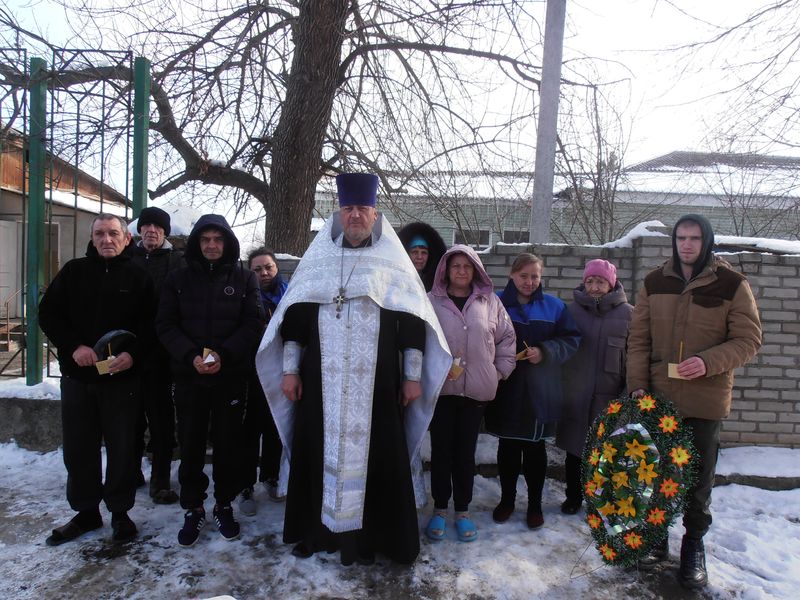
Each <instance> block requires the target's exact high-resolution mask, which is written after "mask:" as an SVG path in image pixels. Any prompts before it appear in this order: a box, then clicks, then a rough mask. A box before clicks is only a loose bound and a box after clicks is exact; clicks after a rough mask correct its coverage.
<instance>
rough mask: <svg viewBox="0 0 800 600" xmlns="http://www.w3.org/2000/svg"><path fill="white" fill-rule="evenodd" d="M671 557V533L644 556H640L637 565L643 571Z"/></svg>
mask: <svg viewBox="0 0 800 600" xmlns="http://www.w3.org/2000/svg"><path fill="white" fill-rule="evenodd" d="M667 557H669V535H667V536H666V537H665V538H664V540H663V541H662V542H660V543H659V544H657V545H656V546H654V547H653V549H652V550H650V552H649V553H647V554H646V555H645V556H644V557H642V558H640V559H639V561H638V563H637V565H638V567H639V569H640V570H641V571H649V570H650V569H652V568H654V567H655V566H656V565H658V564H660V563H662V562H664V561H665V560H667Z"/></svg>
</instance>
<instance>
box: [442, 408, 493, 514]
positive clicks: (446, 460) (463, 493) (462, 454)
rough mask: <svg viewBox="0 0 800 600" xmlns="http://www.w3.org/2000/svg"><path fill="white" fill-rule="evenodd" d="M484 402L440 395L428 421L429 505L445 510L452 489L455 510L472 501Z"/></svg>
mask: <svg viewBox="0 0 800 600" xmlns="http://www.w3.org/2000/svg"><path fill="white" fill-rule="evenodd" d="M485 404H486V403H485V402H479V401H477V400H473V399H472V398H466V397H464V396H440V397H439V401H438V402H437V403H436V410H435V411H434V413H433V420H432V421H431V493H432V495H433V506H434V508H436V509H438V510H446V509H447V505H448V503H449V501H450V495H451V492H452V496H453V505H454V507H455V509H456V511H465V510H467V509H468V508H469V503H470V502H472V482H473V479H474V478H475V446H476V444H477V443H478V431H479V429H480V425H481V419H482V418H483V409H484V406H485Z"/></svg>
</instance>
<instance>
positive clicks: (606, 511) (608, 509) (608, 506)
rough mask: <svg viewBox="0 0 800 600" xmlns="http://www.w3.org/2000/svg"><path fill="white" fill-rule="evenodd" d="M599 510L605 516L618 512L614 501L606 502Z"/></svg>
mask: <svg viewBox="0 0 800 600" xmlns="http://www.w3.org/2000/svg"><path fill="white" fill-rule="evenodd" d="M597 510H598V511H600V514H602V515H603V516H604V517H610V516H611V515H613V514H614V513H616V512H617V509H616V508H614V503H613V502H606V503H605V504H604V505H603V506H601V507H600V508H598V509H597Z"/></svg>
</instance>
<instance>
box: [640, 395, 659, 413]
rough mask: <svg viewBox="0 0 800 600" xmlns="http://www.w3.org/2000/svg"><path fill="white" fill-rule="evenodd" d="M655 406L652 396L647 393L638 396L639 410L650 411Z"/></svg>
mask: <svg viewBox="0 0 800 600" xmlns="http://www.w3.org/2000/svg"><path fill="white" fill-rule="evenodd" d="M655 407H656V401H655V399H654V398H653V397H652V396H650V395H647V396H642V397H641V398H639V410H643V411H650V410H653V409H654V408H655Z"/></svg>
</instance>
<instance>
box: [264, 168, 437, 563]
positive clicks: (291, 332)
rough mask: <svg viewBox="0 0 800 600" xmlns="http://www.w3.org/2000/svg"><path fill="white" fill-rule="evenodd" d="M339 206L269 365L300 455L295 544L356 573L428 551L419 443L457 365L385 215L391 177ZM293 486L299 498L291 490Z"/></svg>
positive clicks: (293, 288)
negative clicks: (383, 197) (336, 557)
mask: <svg viewBox="0 0 800 600" xmlns="http://www.w3.org/2000/svg"><path fill="white" fill-rule="evenodd" d="M336 184H337V190H338V193H339V206H340V210H339V212H338V213H336V214H334V215H333V216H332V217H331V218H330V219H328V221H327V222H326V224H325V227H324V228H323V229H322V231H320V233H319V234H318V235H317V237H316V238H315V239H314V241H313V243H312V244H311V246H310V247H309V249H308V251H307V252H306V253H305V255H304V256H303V259H302V260H301V261H300V264H299V265H298V266H297V270H296V271H295V273H294V275H293V277H292V279H291V282H290V284H289V288H288V290H287V292H286V295H285V296H284V297H283V300H282V301H281V303H280V304H279V305H278V308H277V310H276V312H275V314H274V316H273V318H272V320H271V321H270V324H269V327H268V328H267V331H266V332H265V334H264V338H263V340H262V341H261V346H260V348H259V351H258V356H257V359H256V365H257V368H258V373H259V377H260V379H261V383H262V385H263V387H264V391H265V394H266V396H267V399H268V401H269V405H270V409H271V410H272V414H273V416H274V417H275V422H276V425H277V426H278V430H279V432H280V436H281V440H282V442H283V444H284V447H285V448H286V450H287V455H288V456H289V469H288V473H287V472H286V469H284V472H283V473H282V474H281V481H280V488H281V490H280V491H283V490H286V492H287V499H286V516H285V521H284V530H283V539H284V542H286V543H290V544H295V546H294V548H293V550H292V554H294V555H295V556H297V557H300V558H308V557H310V556H312V555H313V554H314V553H315V552H318V551H322V550H325V551H328V552H335V551H336V550H339V551H340V558H341V562H342V564H343V565H350V564H352V563H354V562H358V563H359V564H372V563H373V562H374V560H375V553H376V552H380V553H382V554H384V555H386V556H388V557H389V558H391V559H393V560H395V561H397V562H399V563H403V564H410V563H412V562H413V561H414V559H415V558H416V557H417V554H418V553H419V529H418V525H417V512H416V508H417V506H420V507H421V506H422V505H423V504H424V503H425V501H426V499H427V494H426V492H425V489H424V483H423V480H422V468H421V461H420V459H419V448H420V445H421V443H422V438H423V435H424V433H425V431H426V429H427V427H428V424H429V423H430V420H431V417H432V415H433V410H434V407H435V404H436V398H437V396H438V394H439V390H440V388H441V386H442V384H443V382H444V379H445V377H446V375H447V372H448V370H449V368H450V366H451V364H452V358H451V357H450V354H449V352H448V350H447V342H446V341H445V338H444V335H443V334H442V331H441V329H440V327H439V323H438V321H437V319H436V316H435V314H434V312H433V309H432V307H431V305H430V302H429V301H428V299H427V297H426V295H425V289H424V287H423V285H422V282H421V281H420V279H419V277H418V276H417V274H416V271H415V270H414V266H413V265H412V263H411V261H410V259H409V258H408V255H407V254H406V252H405V250H404V248H403V246H402V244H401V243H400V241H399V239H398V237H397V235H396V234H395V232H394V231H393V230H392V228H391V226H390V225H389V223H388V221H387V220H386V219H385V218H384V217H383V216H382V215H381V214H380V213H378V212H377V211H376V209H375V204H376V195H377V188H378V178H377V177H376V176H375V175H371V174H365V173H345V174H341V175H339V176H338V177H337V178H336ZM287 488H288V489H287Z"/></svg>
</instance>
